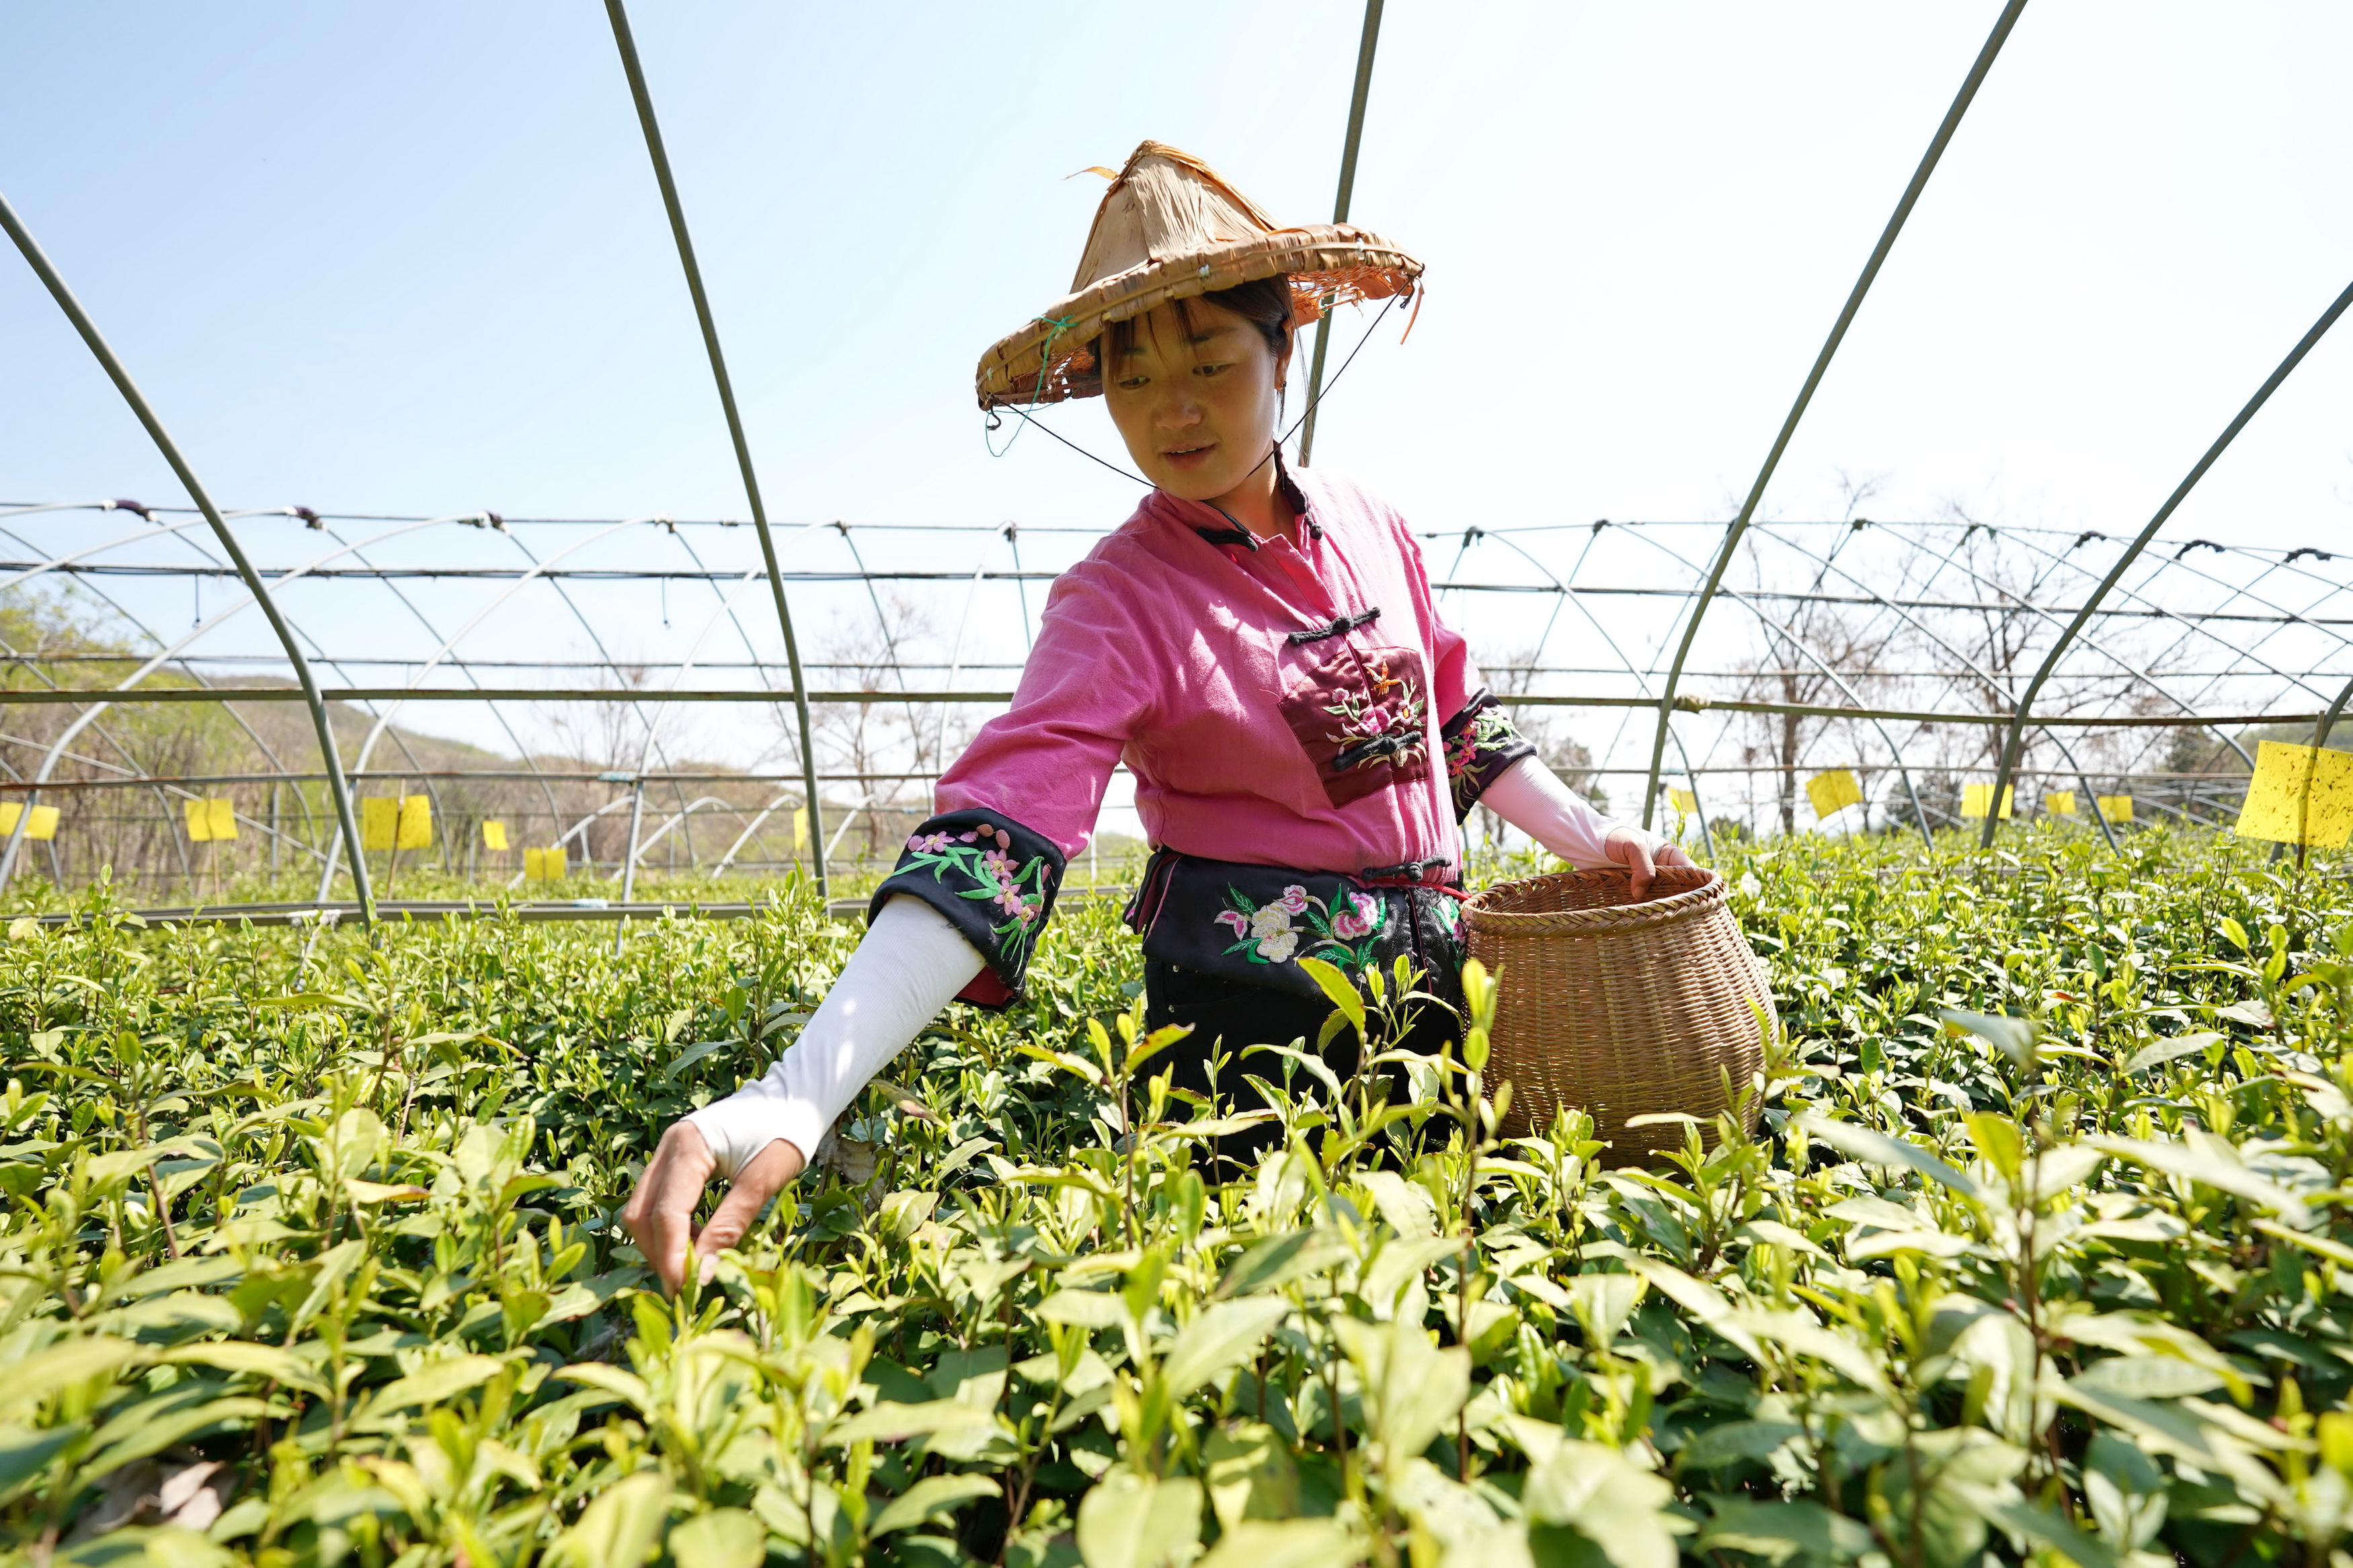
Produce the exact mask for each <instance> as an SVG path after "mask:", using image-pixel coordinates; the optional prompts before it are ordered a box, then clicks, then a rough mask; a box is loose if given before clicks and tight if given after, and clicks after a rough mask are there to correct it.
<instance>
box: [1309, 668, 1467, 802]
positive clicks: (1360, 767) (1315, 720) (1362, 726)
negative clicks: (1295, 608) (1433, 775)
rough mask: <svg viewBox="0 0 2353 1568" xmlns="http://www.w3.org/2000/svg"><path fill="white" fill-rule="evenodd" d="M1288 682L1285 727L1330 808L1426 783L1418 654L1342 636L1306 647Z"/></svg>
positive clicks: (1424, 697)
mask: <svg viewBox="0 0 2353 1568" xmlns="http://www.w3.org/2000/svg"><path fill="white" fill-rule="evenodd" d="M1306 651H1309V652H1312V653H1314V654H1315V655H1316V656H1317V657H1315V658H1314V661H1313V662H1312V663H1310V664H1309V665H1308V666H1307V668H1304V669H1303V670H1301V671H1300V672H1299V673H1298V674H1297V675H1295V676H1294V677H1293V679H1292V680H1291V682H1290V684H1289V686H1288V687H1287V688H1286V689H1284V691H1283V694H1282V718H1283V721H1284V722H1285V723H1287V724H1288V725H1290V727H1291V732H1292V734H1293V737H1294V738H1295V739H1296V740H1297V741H1298V742H1299V744H1300V747H1301V749H1302V750H1303V751H1305V752H1306V753H1307V760H1308V761H1309V763H1313V764H1314V769H1315V776H1316V777H1317V778H1319V779H1320V780H1322V781H1323V784H1324V795H1325V796H1326V797H1328V798H1329V799H1330V800H1331V802H1332V804H1333V805H1347V804H1348V803H1349V802H1350V801H1355V800H1362V799H1363V798H1364V797H1365V796H1366V795H1372V794H1374V793H1376V792H1377V791H1379V790H1384V789H1388V788H1390V787H1392V786H1395V785H1400V784H1415V783H1418V782H1419V781H1421V780H1423V779H1426V778H1428V777H1429V776H1430V723H1429V721H1430V674H1429V671H1428V669H1427V668H1425V667H1424V664H1423V660H1422V657H1421V653H1420V650H1419V649H1418V648H1409V647H1388V646H1375V647H1351V646H1349V641H1348V639H1347V638H1346V637H1334V638H1332V639H1331V640H1330V641H1328V642H1322V643H1315V644H1311V645H1309V648H1308V649H1307V650H1306Z"/></svg>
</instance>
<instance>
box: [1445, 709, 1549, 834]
mask: <svg viewBox="0 0 2353 1568" xmlns="http://www.w3.org/2000/svg"><path fill="white" fill-rule="evenodd" d="M1439 739H1440V742H1441V743H1442V744H1443V745H1444V747H1445V751H1446V782H1447V785H1448V787H1449V789H1450V790H1451V793H1452V795H1453V796H1454V817H1455V820H1456V821H1458V822H1459V821H1461V819H1462V818H1463V817H1466V816H1470V815H1471V808H1472V806H1473V805H1477V804H1478V802H1479V797H1480V796H1481V795H1484V794H1485V793H1486V790H1487V786H1488V785H1489V784H1493V783H1494V782H1495V781H1496V780H1497V779H1498V778H1500V777H1502V776H1503V773H1504V769H1506V768H1508V767H1510V766H1511V765H1512V764H1513V763H1516V762H1518V761H1519V760H1520V759H1521V758H1522V757H1532V756H1534V755H1535V752H1536V749H1535V747H1534V746H1533V745H1531V744H1529V743H1528V740H1527V737H1526V736H1525V735H1523V734H1521V733H1520V727H1519V726H1518V725H1516V724H1514V723H1513V722H1512V716H1511V715H1510V714H1509V713H1507V712H1505V711H1504V709H1503V708H1502V707H1501V706H1500V705H1499V704H1497V702H1496V701H1495V700H1494V698H1493V696H1491V695H1489V694H1488V693H1487V692H1485V691H1480V692H1478V693H1476V694H1475V695H1473V696H1472V699H1471V700H1470V701H1469V702H1466V703H1464V704H1463V706H1462V711H1461V712H1460V713H1457V714H1456V715H1455V716H1454V717H1453V718H1451V719H1449V720H1448V721H1446V724H1445V727H1444V728H1443V729H1442V730H1441V731H1440V734H1439Z"/></svg>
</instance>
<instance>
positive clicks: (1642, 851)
mask: <svg viewBox="0 0 2353 1568" xmlns="http://www.w3.org/2000/svg"><path fill="white" fill-rule="evenodd" d="M1601 852H1602V853H1603V854H1605V855H1607V856H1609V858H1610V859H1612V860H1615V861H1616V862H1617V863H1618V864H1619V865H1620V866H1623V867H1625V868H1626V870H1627V872H1628V873H1629V876H1628V879H1629V880H1630V882H1632V884H1633V887H1632V889H1631V891H1632V892H1633V895H1634V901H1635V902H1637V903H1640V902H1641V900H1644V899H1647V898H1649V897H1650V896H1651V879H1652V878H1654V877H1656V876H1657V875H1658V874H1659V868H1660V867H1662V866H1688V865H1690V864H1691V863H1692V858H1691V857H1690V856H1688V855H1686V854H1684V853H1683V850H1682V849H1681V848H1679V847H1676V846H1675V845H1672V844H1666V843H1662V844H1660V845H1659V847H1657V848H1656V849H1652V848H1651V836H1650V835H1649V834H1647V833H1645V832H1643V831H1642V830H1641V828H1639V827H1613V828H1611V829H1610V830H1609V837H1608V838H1607V839H1605V840H1603V841H1602V846H1601ZM647 1174H648V1175H651V1174H652V1172H650V1171H649V1172H647Z"/></svg>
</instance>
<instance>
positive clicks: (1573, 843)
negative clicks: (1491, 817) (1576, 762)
mask: <svg viewBox="0 0 2353 1568" xmlns="http://www.w3.org/2000/svg"><path fill="white" fill-rule="evenodd" d="M1479 804H1480V805H1483V806H1485V807H1487V809H1489V810H1490V811H1493V813H1494V814H1495V815H1496V816H1500V817H1502V818H1503V819H1504V821H1505V822H1508V823H1510V824H1511V825H1512V826H1514V827H1516V828H1518V829H1519V830H1520V831H1521V832H1523V833H1525V834H1526V835H1527V836H1528V837H1531V838H1533V839H1535V841H1536V842H1537V843H1539V844H1541V845H1543V846H1544V847H1546V848H1547V849H1549V850H1551V851H1552V852H1553V853H1554V854H1556V855H1557V856H1559V857H1560V858H1562V859H1564V860H1566V861H1567V862H1568V863H1569V864H1570V865H1571V866H1574V867H1576V868H1577V869H1578V870H1580V871H1590V870H1594V869H1596V868H1599V867H1603V866H1615V865H1617V864H1618V862H1617V861H1615V860H1612V859H1611V858H1609V854H1608V852H1607V851H1605V850H1604V849H1603V847H1602V846H1603V844H1604V843H1605V842H1607V841H1608V839H1609V835H1610V833H1611V831H1612V830H1613V829H1616V828H1620V827H1631V828H1633V830H1634V831H1635V832H1637V833H1641V832H1642V829H1641V828H1640V827H1635V826H1634V825H1633V824H1632V823H1630V822H1620V821H1617V820H1616V819H1614V818H1612V817H1607V816H1602V815H1601V814H1600V813H1599V812H1598V811H1596V810H1594V809H1593V807H1592V806H1591V805H1588V804H1587V803H1586V802H1585V801H1584V800H1582V799H1580V798H1578V796H1577V794H1576V793H1575V792H1574V791H1572V790H1571V789H1570V788H1569V787H1568V786H1567V784H1563V783H1561V782H1560V780H1559V778H1558V777H1557V776H1556V775H1555V773H1553V771H1552V770H1551V769H1550V768H1548V767H1546V766H1545V765H1544V763H1542V762H1541V761H1539V760H1537V759H1536V758H1535V757H1522V758H1521V759H1520V760H1519V761H1518V762H1516V763H1513V764H1512V765H1511V766H1510V767H1508V768H1506V769H1504V776H1503V777H1501V778H1499V779H1497V780H1496V781H1495V782H1494V783H1493V784H1489V785H1488V786H1487V787H1486V788H1485V789H1484V790H1483V791H1482V792H1481V793H1480V795H1479ZM1645 837H1649V838H1650V839H1651V849H1652V852H1653V853H1655V852H1656V851H1657V848H1658V847H1659V846H1660V845H1662V844H1664V843H1666V842H1667V840H1665V839H1664V838H1661V837H1659V836H1658V835H1656V834H1648V835H1645Z"/></svg>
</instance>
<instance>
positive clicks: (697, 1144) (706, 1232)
mask: <svg viewBox="0 0 2353 1568" xmlns="http://www.w3.org/2000/svg"><path fill="white" fill-rule="evenodd" d="M801 1165H802V1160H801V1152H800V1151H799V1150H798V1149H796V1148H794V1147H793V1146H792V1144H790V1143H788V1142H786V1141H785V1140H784V1139H782V1138H779V1139H776V1141H775V1142H771V1143H770V1144H769V1145H768V1146H767V1147H766V1148H765V1149H763V1150H761V1151H760V1152H758V1153H757V1154H754V1155H753V1156H752V1158H751V1159H750V1160H749V1161H748V1162H746V1163H745V1164H744V1168H743V1169H742V1170H741V1171H738V1172H736V1173H735V1180H734V1181H733V1183H732V1184H729V1186H728V1188H727V1195H726V1196H725V1197H724V1198H723V1199H721V1200H720V1203H719V1212H718V1213H716V1214H714V1215H712V1216H711V1223H710V1224H709V1225H706V1226H703V1227H702V1231H701V1233H700V1234H698V1233H697V1232H696V1231H695V1228H694V1205H697V1204H699V1203H701V1202H702V1189H703V1188H704V1187H705V1186H707V1185H708V1184H710V1181H711V1175H712V1172H713V1171H716V1170H717V1169H718V1168H719V1162H718V1161H717V1160H716V1159H715V1158H713V1157H712V1152H711V1145H710V1144H708V1143H706V1142H703V1138H702V1132H701V1131H699V1130H697V1129H696V1127H695V1125H694V1124H693V1123H692V1122H691V1121H673V1122H671V1123H670V1131H667V1132H665V1133H663V1134H662V1139H661V1142H660V1144H659V1146H658V1147H657V1148H656V1149H655V1150H654V1157H653V1162H652V1163H650V1164H649V1165H648V1166H647V1167H646V1169H645V1173H644V1174H643V1175H641V1176H639V1177H638V1185H637V1190H636V1191H634V1192H632V1193H631V1194H629V1201H628V1203H626V1204H624V1205H621V1223H622V1224H623V1225H625V1226H628V1227H629V1234H630V1235H631V1236H633V1237H636V1238H637V1242H638V1251H640V1252H642V1253H644V1254H645V1255H646V1261H647V1262H648V1263H649V1264H650V1265H652V1267H653V1271H654V1272H655V1273H656V1274H659V1275H660V1276H661V1282H662V1289H665V1290H667V1291H669V1292H670V1294H672V1295H676V1294H677V1293H678V1291H679V1288H680V1287H681V1285H683V1284H684V1283H685V1282H686V1271H687V1269H688V1268H690V1267H699V1266H700V1265H701V1263H702V1259H704V1258H709V1257H711V1256H712V1254H714V1253H716V1252H718V1251H719V1250H720V1249H721V1248H723V1247H733V1246H734V1245H735V1244H736V1243H737V1242H739V1241H741V1240H743V1239H744V1232H745V1231H747V1230H749V1229H751V1228H752V1222H753V1220H754V1219H756V1218H757V1217H759V1214H760V1210H761V1209H762V1208H763V1207H765V1205H766V1204H767V1202H768V1200H769V1199H770V1198H773V1197H775V1196H776V1194H777V1193H778V1192H780V1191H781V1190H783V1188H784V1184H786V1182H789V1181H791V1180H792V1179H793V1178H794V1177H795V1176H797V1175H799V1174H800V1173H801Z"/></svg>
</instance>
